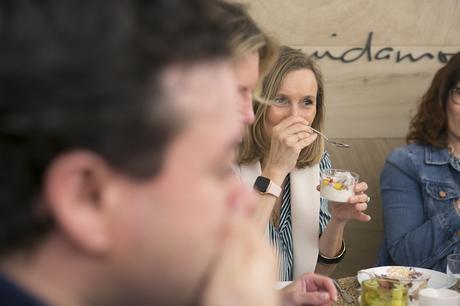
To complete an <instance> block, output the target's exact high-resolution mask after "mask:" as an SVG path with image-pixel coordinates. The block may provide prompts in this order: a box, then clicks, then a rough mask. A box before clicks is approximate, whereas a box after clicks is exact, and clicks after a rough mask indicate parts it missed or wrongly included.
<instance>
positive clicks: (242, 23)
mask: <svg viewBox="0 0 460 306" xmlns="http://www.w3.org/2000/svg"><path fill="white" fill-rule="evenodd" d="M217 7H218V9H220V11H221V14H222V19H223V21H224V23H225V24H226V26H227V28H228V31H229V32H230V33H229V34H230V47H231V49H232V50H233V57H234V59H240V58H243V57H245V56H246V55H248V54H251V53H253V52H258V53H259V70H260V75H261V76H262V77H263V76H264V75H265V74H266V72H267V71H268V70H269V68H270V67H271V66H272V64H273V62H274V61H275V60H276V57H277V52H278V44H277V43H276V41H275V40H274V39H273V38H272V37H270V36H269V35H268V34H266V33H264V32H263V31H262V30H261V29H260V28H259V27H258V26H257V24H256V23H255V21H254V20H253V19H252V18H251V16H250V15H249V14H248V12H247V7H246V6H245V5H243V4H240V3H230V2H226V1H217Z"/></svg>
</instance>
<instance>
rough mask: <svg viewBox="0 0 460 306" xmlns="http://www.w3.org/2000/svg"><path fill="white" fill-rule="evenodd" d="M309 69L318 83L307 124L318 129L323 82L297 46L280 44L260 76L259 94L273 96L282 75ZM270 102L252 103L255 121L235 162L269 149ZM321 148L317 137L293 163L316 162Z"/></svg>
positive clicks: (252, 158) (301, 165)
mask: <svg viewBox="0 0 460 306" xmlns="http://www.w3.org/2000/svg"><path fill="white" fill-rule="evenodd" d="M300 69H309V70H311V71H312V72H313V73H314V75H315V77H316V81H317V83H318V93H317V97H316V116H315V119H314V120H313V122H312V124H311V126H312V127H313V128H315V129H317V130H318V131H322V129H323V121H324V84H323V78H322V75H321V72H320V70H319V69H318V67H317V66H316V64H315V63H314V61H313V60H312V59H311V58H310V57H309V56H307V55H306V54H305V53H303V52H302V51H300V50H296V49H292V48H290V47H287V46H282V47H281V48H280V53H279V58H278V60H277V62H276V63H275V64H274V65H273V67H272V68H271V69H270V70H269V72H268V73H267V75H266V77H265V78H264V79H263V80H262V88H261V93H260V96H261V98H262V99H264V100H266V101H272V100H273V99H275V98H276V95H277V93H278V90H279V88H280V85H281V82H282V81H283V79H284V78H285V77H286V75H287V74H288V73H289V72H291V71H295V70H300ZM269 107H270V103H257V102H256V103H254V113H255V121H254V123H253V124H252V125H251V126H249V128H248V130H247V132H246V135H245V136H244V138H243V143H242V144H241V146H240V150H239V152H238V162H239V163H248V162H253V161H256V160H261V159H262V158H263V157H264V155H265V154H266V153H267V152H268V150H269V149H270V139H269V138H268V136H267V135H266V133H265V122H266V114H267V110H268V108H269ZM323 152H324V140H323V139H322V138H321V137H318V138H317V139H316V140H315V142H313V143H312V144H311V145H309V146H308V147H306V148H304V149H303V150H302V151H301V152H300V155H299V158H298V160H297V164H296V166H297V167H298V168H305V167H307V166H311V165H313V164H316V163H319V161H320V160H321V157H322V155H323Z"/></svg>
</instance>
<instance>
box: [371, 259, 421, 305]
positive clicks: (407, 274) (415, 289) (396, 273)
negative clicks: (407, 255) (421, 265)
mask: <svg viewBox="0 0 460 306" xmlns="http://www.w3.org/2000/svg"><path fill="white" fill-rule="evenodd" d="M376 277H377V279H379V280H397V281H400V282H401V283H403V284H405V285H407V287H408V290H409V299H410V300H411V301H416V300H418V298H419V292H420V290H422V289H424V288H426V287H427V286H428V280H429V279H430V275H428V274H425V273H422V272H420V271H417V270H416V268H412V267H398V266H394V267H389V268H388V269H387V270H386V271H385V272H384V273H381V274H376Z"/></svg>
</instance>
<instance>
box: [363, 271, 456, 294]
mask: <svg viewBox="0 0 460 306" xmlns="http://www.w3.org/2000/svg"><path fill="white" fill-rule="evenodd" d="M388 268H390V267H389V266H383V267H375V268H369V269H365V270H361V271H365V272H369V273H371V274H376V275H381V274H385V273H387V270H388ZM414 269H415V270H416V271H418V272H421V273H423V274H429V275H430V280H429V281H428V288H434V289H441V288H450V287H452V286H453V285H455V281H456V280H455V279H451V280H450V281H448V279H449V278H448V277H447V274H446V273H442V272H439V271H435V270H429V269H424V268H414ZM357 278H358V282H359V283H360V284H361V282H362V281H364V280H366V279H369V278H370V275H368V274H366V273H359V272H358V275H357Z"/></svg>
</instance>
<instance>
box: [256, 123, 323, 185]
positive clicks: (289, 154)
mask: <svg viewBox="0 0 460 306" xmlns="http://www.w3.org/2000/svg"><path fill="white" fill-rule="evenodd" d="M317 136H318V135H317V134H316V133H313V132H312V130H311V129H310V128H309V123H308V122H307V121H306V120H305V118H303V117H299V116H290V117H288V118H286V119H284V120H283V121H281V122H280V123H279V124H278V125H276V126H274V127H273V129H272V135H271V140H270V150H269V152H268V154H267V155H266V160H265V163H264V165H265V166H264V169H263V170H264V172H267V171H268V172H270V173H272V174H273V173H274V174H276V175H279V176H281V177H282V178H283V179H284V177H285V176H286V175H287V174H288V173H289V172H291V171H292V170H293V169H294V168H295V165H296V163H297V159H298V158H299V154H300V151H302V149H303V148H305V147H307V146H309V145H311V144H312V143H313V142H314V141H315V140H316V137H317ZM272 179H273V178H272Z"/></svg>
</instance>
